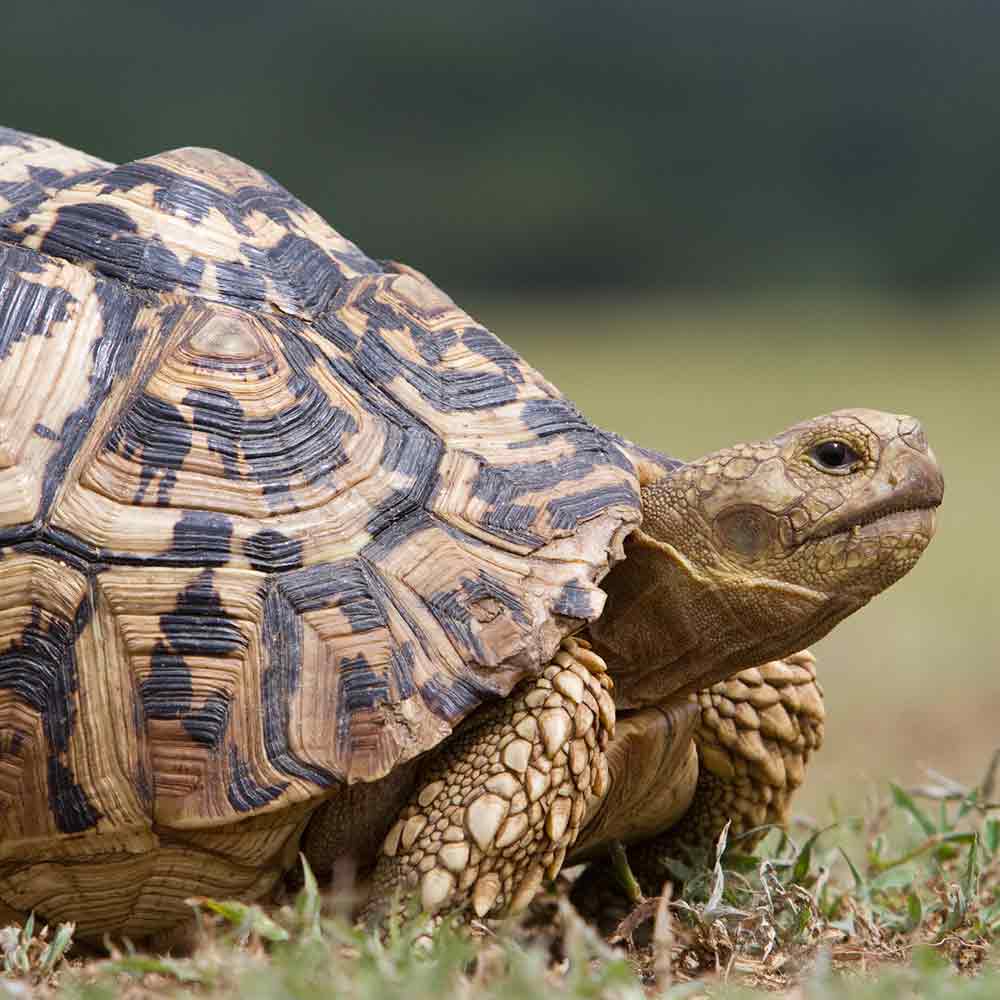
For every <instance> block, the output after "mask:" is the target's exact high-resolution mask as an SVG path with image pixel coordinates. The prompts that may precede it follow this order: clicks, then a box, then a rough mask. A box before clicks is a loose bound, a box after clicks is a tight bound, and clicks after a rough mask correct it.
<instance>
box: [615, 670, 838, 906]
mask: <svg viewBox="0 0 1000 1000" xmlns="http://www.w3.org/2000/svg"><path fill="white" fill-rule="evenodd" d="M697 700H698V705H699V707H700V709H701V712H700V716H699V719H698V724H697V726H696V728H695V732H694V740H695V745H696V746H697V748H698V784H697V787H696V789H695V794H694V798H693V800H692V802H691V805H690V807H689V808H688V810H687V812H686V813H685V814H684V815H683V816H682V817H681V819H680V820H679V821H678V823H677V824H676V825H674V826H673V827H672V828H671V829H669V830H667V831H666V832H664V833H662V834H660V835H659V836H658V837H653V838H651V839H650V840H646V841H644V842H643V843H641V844H637V845H635V846H634V847H632V848H630V849H629V852H628V857H629V862H630V864H631V865H632V870H633V872H634V873H635V875H636V878H638V879H639V883H640V885H641V886H642V887H643V891H644V892H646V893H650V894H654V893H659V891H660V889H661V888H662V887H663V883H664V882H665V881H667V879H668V878H669V872H668V869H667V866H666V863H665V861H666V859H667V858H670V857H677V856H678V855H679V854H683V853H685V851H686V850H688V849H692V848H693V849H695V850H702V851H707V852H711V851H712V850H713V848H714V845H715V843H716V841H717V840H718V838H719V834H721V833H722V830H723V828H724V827H725V825H726V823H727V822H728V823H729V824H730V827H729V843H730V844H732V843H733V842H734V839H736V838H739V839H738V843H739V845H740V847H741V848H742V849H744V850H752V849H753V847H755V846H756V844H757V843H758V842H759V841H760V840H762V839H763V837H764V836H765V835H766V834H767V832H768V828H770V827H772V826H779V827H784V826H786V825H787V824H788V814H789V807H790V805H791V799H792V795H793V794H794V793H795V791H796V790H797V789H798V788H799V787H800V786H801V784H802V781H803V778H804V777H805V767H806V764H807V763H808V762H809V758H810V756H811V755H812V754H813V753H814V752H815V751H816V750H818V749H819V747H820V745H821V744H822V742H823V722H824V718H825V712H824V708H823V691H822V688H820V686H819V683H818V682H817V680H816V659H815V657H814V656H813V655H812V653H810V652H809V651H808V650H803V651H802V652H800V653H795V654H793V655H792V656H788V657H786V658H785V659H784V660H774V661H772V662H770V663H765V664H764V665H763V666H761V667H755V668H753V669H751V670H743V671H741V672H740V673H738V674H736V676H735V677H731V678H730V679H729V680H727V681H722V682H720V683H718V684H713V685H712V686H711V687H710V688H707V689H706V690H704V691H701V692H699V693H698V695H697Z"/></svg>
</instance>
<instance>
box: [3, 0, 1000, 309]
mask: <svg viewBox="0 0 1000 1000" xmlns="http://www.w3.org/2000/svg"><path fill="white" fill-rule="evenodd" d="M0 28H2V33H3V39H4V45H3V58H2V60H0V120H2V121H3V122H4V123H6V124H9V125H13V126H15V127H18V128H22V129H26V130H28V131H35V132H40V133H44V134H50V135H54V136H57V137H59V138H61V139H62V140H64V141H65V142H67V143H69V144H71V145H75V146H79V147H83V148H86V149H88V150H89V151H92V152H94V153H97V154H99V155H102V156H105V157H107V158H109V159H114V160H117V161H122V160H127V159H132V158H135V157H138V156H142V155H145V154H149V153H152V152H157V151H159V150H162V149H165V148H169V147H172V146H177V145H185V144H200V145H211V146H215V147H218V148H222V149H225V150H227V151H229V152H232V153H234V154H236V155H238V156H240V157H242V158H244V159H246V160H248V161H250V162H252V163H255V164H257V165H259V166H261V167H263V168H264V169H265V170H267V171H269V172H270V173H272V174H273V175H274V176H276V177H277V178H278V179H279V180H281V181H282V182H283V183H284V184H285V185H286V186H287V187H289V188H290V189H291V190H292V191H293V192H295V193H296V194H298V195H300V196H301V197H302V198H303V199H304V200H306V201H307V202H309V203H311V204H312V205H314V207H316V208H317V209H318V210H319V211H320V212H322V213H323V214H325V215H327V216H328V217H329V218H330V219H331V220H332V221H333V222H334V224H335V225H336V226H337V227H338V228H340V229H341V230H342V231H343V232H344V233H345V234H348V235H349V236H351V237H352V238H353V239H355V240H357V241H358V242H359V243H361V244H362V245H363V246H365V247H366V248H367V249H369V250H370V251H372V252H374V253H376V254H379V255H383V256H393V257H398V258H400V259H404V260H408V261H410V262H412V263H414V264H416V265H418V266H420V267H422V268H424V269H425V270H427V271H428V272H430V273H431V274H432V275H433V276H434V277H435V278H436V279H437V280H438V281H439V282H440V283H441V284H443V285H444V286H445V287H446V288H449V289H456V288H461V287H463V286H464V287H470V286H477V287H481V288H491V289H494V290H495V289H500V288H504V287H507V288H530V287H536V288H537V287H561V288H565V289H574V290H575V289H581V288H590V287H595V286H623V287H631V288H635V287H651V286H656V287H685V288H702V289H707V290H718V289H725V288H728V287H731V286H746V285H751V284H753V285H759V284H761V283H769V284H787V283H797V284H801V283H803V282H808V283H817V284H825V283H829V282H845V281H846V282H851V283H864V284H868V285H872V286H877V287H888V286H892V287H898V288H905V289H908V290H920V291H930V290H955V289H962V288H964V287H966V286H968V285H970V284H979V283H983V284H984V283H986V282H988V281H989V280H990V279H991V278H993V277H994V276H995V275H996V273H997V271H998V270H1000V252H998V249H997V238H996V233H997V232H998V230H1000V218H998V216H1000V197H998V194H997V191H998V188H997V185H996V183H995V178H996V176H997V175H998V174H1000V116H998V115H997V114H996V108H995V103H996V94H997V93H998V92H1000V60H998V59H997V58H996V39H997V37H998V34H1000V5H997V4H996V3H992V2H984V0H953V2H950V3H946V4H945V3H940V2H937V3H932V2H926V0H878V2H874V3H872V2H867V3H865V2H860V0H827V2H824V3H801V2H797V0H761V2H757V3H753V4H747V3H746V2H745V0H670V2H666V3H663V2H652V0H635V2H629V0H613V2H612V0H605V2H599V3H581V2H579V0H574V2H566V0H546V2H545V3H526V2H523V0H510V2H506V3H503V4H469V3H460V2H458V0H427V2H424V3H410V4H403V3H384V2H372V3H366V4H345V3H340V2H336V0H286V2H284V3H276V2H273V0H241V2H239V3H235V2H231V0H219V2H216V3H205V2H204V0H199V2H196V0H160V2H156V3H148V4H135V3H130V2H126V0H102V2H101V3H99V4H84V3H79V2H78V0H47V2H46V3H34V4H30V3H8V4H5V5H4V10H3V16H2V21H0Z"/></svg>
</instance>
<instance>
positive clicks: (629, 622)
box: [591, 410, 944, 705]
mask: <svg viewBox="0 0 1000 1000" xmlns="http://www.w3.org/2000/svg"><path fill="white" fill-rule="evenodd" d="M943 492H944V480H943V478H942V476H941V470H940V468H939V467H938V464H937V460H936V459H935V457H934V454H933V452H932V451H931V450H930V448H929V447H928V445H927V440H926V438H925V436H924V433H923V430H922V429H921V427H920V424H919V423H918V422H917V421H916V420H915V419H914V418H913V417H906V416H899V415H896V414H888V413H880V412H878V411H876V410H839V411H837V412H836V413H831V414H829V415H827V416H822V417H816V418H815V419H813V420H808V421H806V422H805V423H801V424H797V425H795V426H794V427H791V428H789V429H788V430H786V431H784V432H783V433H781V434H779V435H778V436H777V437H775V438H772V439H771V440H770V441H760V442H752V443H748V444H741V445H736V446H735V447H732V448H724V449H723V450H722V451H717V452H714V453H713V454H711V455H706V456H705V457H704V458H702V459H699V460H698V461H695V462H691V463H690V464H688V465H684V466H682V467H680V468H679V469H677V470H676V471H675V472H673V473H671V474H670V475H667V476H664V477H661V478H658V479H655V480H653V481H650V482H647V483H644V484H643V486H642V503H643V522H642V526H641V528H640V529H638V530H637V531H635V532H634V533H633V534H632V535H631V536H630V537H629V539H628V540H627V541H626V545H625V553H626V560H625V561H624V562H623V563H620V564H619V565H618V566H616V567H615V568H614V569H613V570H612V571H611V573H610V574H609V575H608V576H607V577H606V578H605V581H604V584H603V586H604V589H605V590H606V591H607V593H608V602H607V605H606V606H605V609H604V614H603V615H602V616H601V618H600V620H599V621H597V622H596V623H595V624H594V625H592V626H591V633H592V637H593V639H594V641H595V642H596V643H597V648H598V649H599V650H600V652H601V653H602V654H603V655H604V656H605V658H606V659H607V660H608V662H609V665H610V666H611V669H612V671H613V673H614V674H615V682H616V690H617V692H618V694H619V696H620V700H621V701H622V703H623V704H624V705H639V704H645V703H649V702H651V701H659V700H661V699H663V698H664V697H667V696H669V695H671V694H674V693H680V692H684V691H690V690H695V689H697V688H701V687H704V686H706V685H708V684H712V683H714V682H715V681H718V680H721V679H722V678H724V677H727V676H729V675H730V674H732V673H735V672H736V671H738V670H741V669H743V668H745V667H750V666H754V665H756V664H759V663H763V662H765V661H767V660H771V659H777V658H780V657H782V656H787V655H788V654H790V653H792V652H795V651H796V650H799V649H802V648H803V647H804V646H806V645H808V644H809V643H811V642H814V641H816V640H817V639H819V638H821V637H822V636H824V635H825V634H826V633H827V632H828V631H829V630H830V629H831V628H833V626H834V625H836V624H837V622H839V621H841V620H842V619H843V618H845V617H846V616H847V615H849V614H851V613H852V612H853V611H856V610H857V609H858V608H860V607H862V606H863V605H864V604H866V603H867V602H868V601H869V600H870V599H871V598H872V597H874V596H875V595H876V594H877V593H879V592H880V591H882V590H884V589H885V588H886V587H888V586H889V585H890V584H892V583H894V582H895V581H896V580H898V579H899V578H900V577H901V576H903V575H904V574H905V573H906V572H907V571H908V570H910V569H911V568H912V567H913V565H914V564H915V563H916V561H917V559H918V558H919V557H920V554H921V553H922V552H923V550H924V549H925V548H926V547H927V545H928V543H929V542H930V540H931V537H932V535H933V534H934V525H935V509H936V508H937V507H938V505H939V504H940V503H941V499H942V496H943Z"/></svg>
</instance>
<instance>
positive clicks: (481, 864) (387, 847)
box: [367, 410, 944, 917]
mask: <svg viewBox="0 0 1000 1000" xmlns="http://www.w3.org/2000/svg"><path fill="white" fill-rule="evenodd" d="M636 467H637V468H638V469H639V473H640V483H641V487H642V501H643V518H644V519H643V524H642V526H641V528H640V529H638V530H637V531H635V532H634V533H633V534H632V535H631V536H630V537H629V539H628V540H627V541H626V545H625V551H626V560H625V561H624V562H623V563H620V564H619V565H618V566H616V567H615V568H614V569H613V570H612V572H611V573H610V574H609V575H608V576H607V578H606V579H605V581H604V584H603V586H604V587H605V589H606V591H607V593H608V602H607V605H606V607H605V610H604V613H603V615H602V617H601V618H600V619H599V620H598V621H597V622H595V623H594V624H593V625H591V627H590V629H589V633H588V637H589V639H590V640H591V641H592V643H593V650H590V649H589V648H587V646H586V644H580V643H577V642H574V641H573V640H569V641H568V642H567V643H566V644H565V646H564V649H563V651H562V652H561V653H560V654H559V655H558V656H557V658H556V660H555V661H554V663H553V664H552V665H550V667H549V668H548V669H547V670H546V671H545V672H544V674H543V675H542V678H541V679H538V680H536V681H533V682H526V683H524V684H522V685H521V686H520V687H519V688H517V689H516V690H515V692H514V693H513V694H512V695H511V697H510V698H509V699H506V700H505V701H503V702H502V703H499V704H496V705H491V706H488V707H486V708H484V709H483V710H481V711H480V712H479V713H477V714H476V715H475V716H473V717H472V718H471V719H470V720H468V721H467V722H466V723H464V724H463V725H462V726H461V727H460V728H459V729H458V730H457V731H456V733H455V735H454V737H452V738H451V739H450V740H448V741H447V742H446V743H445V744H444V745H442V746H441V747H440V748H438V750H436V751H435V752H434V753H432V754H431V755H429V757H428V758H427V759H426V761H425V762H424V763H423V764H422V770H421V774H420V776H419V778H418V781H417V785H416V787H415V789H414V791H413V794H412V795H411V797H410V800H409V804H408V805H407V806H406V807H405V808H404V810H403V812H402V814H401V815H400V818H399V820H398V822H397V823H396V824H395V825H394V826H393V828H392V829H391V830H390V832H389V835H388V836H387V837H386V840H385V843H384V845H383V848H382V852H381V857H380V859H379V862H378V865H377V868H376V873H375V878H374V888H373V894H372V897H371V901H370V903H369V906H368V911H367V912H368V915H369V916H370V917H371V916H375V915H377V914H379V913H384V912H385V910H386V908H387V906H388V905H389V903H390V900H391V899H393V898H404V897H406V896H410V895H416V896H417V897H418V898H419V900H420V902H421V904H422V905H423V907H424V909H425V910H429V911H434V910H438V909H444V908H449V909H455V908H459V909H461V908H464V907H471V909H472V910H473V911H474V912H475V913H476V914H478V915H481V916H482V915H492V914H498V913H501V912H504V911H505V910H508V909H517V908H518V907H520V906H523V905H525V904H526V903H527V902H528V901H529V900H530V897H531V895H532V893H533V892H534V889H535V888H536V887H537V885H538V884H539V882H540V881H541V879H542V877H543V875H545V874H550V875H551V874H554V873H555V872H556V871H557V870H558V868H559V866H560V864H561V863H562V860H563V858H564V857H565V856H566V854H567V852H568V854H569V857H570V860H571V861H574V862H575V861H577V860H586V859H589V858H594V857H600V855H601V853H602V851H603V850H605V849H606V846H607V844H608V843H609V841H610V840H623V841H625V842H626V843H631V845H632V846H631V847H630V849H629V857H630V861H631V864H632V865H633V866H634V869H635V871H636V873H637V875H638V877H639V879H640V881H641V883H643V884H644V887H645V888H646V889H647V891H658V890H659V888H660V886H661V885H662V882H663V880H664V875H665V872H666V866H665V864H664V860H665V858H668V857H670V856H671V855H672V854H675V853H677V852H678V851H679V850H681V849H682V848H683V847H687V846H694V847H698V846H701V847H709V846H710V845H711V844H712V843H713V842H714V840H715V838H716V837H717V836H718V833H719V831H720V830H721V829H722V827H723V826H724V824H725V822H726V821H727V820H731V821H732V823H733V827H732V829H733V832H734V833H737V832H744V831H746V830H749V829H752V828H754V827H756V826H760V825H762V824H765V823H783V822H784V821H785V819H786V817H787V811H788V803H789V799H790V796H791V794H792V793H793V792H794V790H795V789H796V788H797V787H798V786H799V784H801V781H802V776H803V770H804V767H805V764H806V762H807V760H808V758H809V755H810V754H811V753H812V752H813V751H814V750H815V749H816V748H817V747H818V746H819V743H820V741H821V738H822V725H823V706H822V697H821V692H820V689H819V687H818V685H817V683H816V678H815V669H814V661H813V659H812V656H811V654H809V653H808V652H803V651H802V650H803V649H804V647H805V646H806V645H807V644H809V643H811V642H814V641H816V640H818V639H819V638H821V637H822V636H823V635H825V634H826V633H827V632H828V631H829V630H830V629H831V628H832V627H833V626H834V625H835V624H837V622H839V621H841V620H842V619H843V618H844V617H846V616H847V615H848V614H851V613H852V612H853V611H856V610H857V609H858V608H860V607H862V606H863V605H864V604H866V603H867V602H868V601H869V600H870V599H871V598H872V597H874V596H875V595H876V594H878V593H879V592H880V591H882V590H884V589H885V588H886V587H887V586H889V585H890V584H891V583H893V582H895V581H896V580H898V579H899V578H900V577H901V576H903V575H904V574H905V573H906V572H907V571H908V570H909V569H910V568H912V566H913V565H914V564H915V563H916V561H917V559H918V558H919V556H920V554H921V553H922V551H923V550H924V548H925V547H926V546H927V544H928V543H929V542H930V539H931V536H932V535H933V533H934V525H935V519H934V510H935V508H936V507H937V506H938V505H939V504H940V502H941V499H942V495H943V488H944V484H943V479H942V477H941V473H940V470H939V468H938V466H937V462H936V460H935V458H934V455H933V453H932V452H931V451H930V449H929V448H928V447H927V442H926V439H925V438H924V435H923V431H922V430H921V429H920V425H919V424H918V423H917V422H916V421H915V420H914V419H913V418H911V417H902V416H898V415H892V414H885V413H879V412H877V411H874V410H855V411H846V410H844V411H839V412H837V413H834V414H830V415H828V416H825V417H818V418H816V419H815V420H811V421H807V422H805V423H803V424H799V425H797V426H796V427H793V428H791V429H790V430H788V431H785V432H784V433H783V434H780V435H778V436H777V437H776V438H774V439H772V440H771V441H765V442H757V443H751V444H744V445H738V446H736V447H733V448H727V449H724V450H722V451H719V452H716V453H714V454H712V455H709V456H706V457H705V458H703V459H700V460H698V461H696V462H692V463H691V464H689V465H686V466H684V467H682V468H680V469H678V470H676V471H675V472H672V473H669V474H667V475H661V474H660V473H661V472H662V470H658V469H657V468H656V467H655V465H653V464H650V463H638V462H637V463H636ZM644 476H648V479H647V480H645V481H644V480H643V477H644ZM597 654H599V656H598V655H597ZM602 659H603V661H606V663H607V667H608V670H609V674H610V677H611V678H613V681H614V695H615V697H614V702H615V705H616V706H617V709H618V710H619V711H620V712H621V713H622V716H621V717H622V725H621V731H620V733H619V734H618V735H617V736H616V738H615V741H614V744H613V745H612V746H611V747H610V748H609V750H608V751H607V752H605V746H606V742H607V738H608V736H609V735H610V733H611V728H612V726H613V720H612V714H613V713H612V712H611V711H610V710H609V709H607V708H605V709H604V710H603V711H601V712H598V711H597V708H598V704H599V703H607V704H610V701H611V699H610V698H609V697H608V694H607V690H606V689H607V688H610V686H611V685H610V683H609V682H608V678H607V676H605V675H603V664H602ZM591 671H594V672H595V673H596V675H597V676H601V677H602V680H603V682H604V685H605V686H604V687H602V686H601V685H600V684H598V682H597V681H596V680H595V679H594V676H592V674H591ZM560 677H562V678H566V677H572V678H574V680H573V681H571V682H569V685H568V686H569V687H570V688H572V689H573V690H574V691H576V690H577V689H579V692H578V696H573V695H572V694H571V693H568V692H566V691H560V690H557V689H559V687H560V685H559V684H558V683H557V679H558V678H560ZM580 698H583V702H581V701H580ZM588 699H589V700H588ZM591 701H593V704H591ZM584 706H586V708H585V707H584ZM545 713H556V714H557V715H558V716H559V717H560V718H561V719H562V721H561V723H559V725H558V726H556V725H555V724H554V723H552V722H551V719H552V718H554V717H555V716H554V715H549V716H546V714H545ZM571 717H572V719H573V720H575V721H571ZM546 719H549V720H550V721H549V722H546V721H545V720H546ZM581 719H582V721H580V720H581ZM515 742H517V746H518V758H517V761H516V763H517V766H516V767H514V766H512V763H511V761H509V760H507V756H506V755H507V754H508V753H509V750H508V748H509V747H510V746H513V745H514V744H515ZM529 762H530V765H531V766H530V768H529V767H528V764H529ZM532 773H538V774H544V775H545V782H544V785H545V788H544V793H536V791H535V790H534V789H533V788H532V785H531V783H530V782H529V780H528V776H529V775H530V774H532ZM553 775H557V776H558V780H555V779H554V778H553ZM605 775H607V776H608V779H609V780H608V781H605V780H604V776H605ZM532 780H534V781H538V779H532ZM538 787H541V783H539V785H538ZM539 794H541V797H540V798H539V797H538V796H539ZM564 803H565V804H564ZM563 813H566V817H565V820H564V819H563V817H562V814H563ZM556 814H558V816H559V819H558V821H557V822H556V830H555V833H553V831H552V830H551V829H550V826H551V825H552V824H553V819H552V817H553V815H556ZM520 817H523V818H520ZM578 831H579V832H580V840H579V845H578V847H577V848H576V849H575V850H574V844H575V842H576V840H577V833H578ZM556 834H558V835H556ZM599 864H600V862H599ZM602 878H603V876H602V874H601V869H600V868H598V869H597V870H596V871H595V872H594V874H593V875H592V876H586V877H585V878H584V880H583V881H582V882H581V886H582V887H584V888H585V887H586V886H588V885H591V886H594V887H597V888H599V886H600V884H601V882H602ZM579 895H580V893H579V892H578V893H577V896H578V897H579ZM591 895H593V896H594V898H597V896H599V895H600V894H599V893H596V892H595V893H592V894H591Z"/></svg>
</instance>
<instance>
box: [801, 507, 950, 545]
mask: <svg viewBox="0 0 1000 1000" xmlns="http://www.w3.org/2000/svg"><path fill="white" fill-rule="evenodd" d="M940 506H941V503H940V501H938V502H932V503H925V504H902V503H900V504H887V505H885V506H880V507H875V508H873V509H872V510H869V511H866V512H865V513H862V514H860V515H858V516H857V517H856V518H852V519H851V520H850V521H849V522H848V523H847V524H843V525H839V524H833V525H830V527H829V529H828V530H826V531H823V532H820V533H819V534H816V535H813V537H812V541H814V542H819V541H822V540H823V539H824V538H833V537H835V536H837V535H845V536H852V535H853V536H856V537H862V538H863V537H870V536H872V535H879V534H881V532H879V531H872V530H868V531H866V530H865V529H866V528H868V529H871V528H872V526H873V525H883V524H885V523H886V522H890V523H891V522H893V521H894V520H898V521H899V522H900V527H903V526H904V525H905V522H906V521H908V520H912V521H914V522H917V523H915V524H914V525H913V527H918V526H919V527H924V525H923V524H920V523H919V522H920V520H921V519H923V518H926V519H927V524H926V527H925V530H926V531H927V533H928V534H929V535H933V534H934V530H935V528H936V527H937V509H938V507H940Z"/></svg>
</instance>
